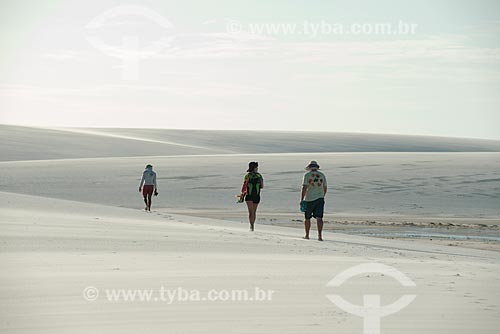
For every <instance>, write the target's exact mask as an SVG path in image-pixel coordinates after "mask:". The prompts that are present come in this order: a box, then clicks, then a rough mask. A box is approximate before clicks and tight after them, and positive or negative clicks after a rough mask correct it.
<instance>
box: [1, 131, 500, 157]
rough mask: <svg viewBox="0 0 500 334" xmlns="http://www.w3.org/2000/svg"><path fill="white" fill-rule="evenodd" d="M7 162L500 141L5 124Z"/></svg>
mask: <svg viewBox="0 0 500 334" xmlns="http://www.w3.org/2000/svg"><path fill="white" fill-rule="evenodd" d="M0 151H1V152H2V156H1V160H2V161H15V160H40V159H65V158H96V157H128V156H167V155H191V154H198V155H199V154H226V153H242V154H249V153H252V154H253V153H256V154H257V153H302V152H500V141H498V140H497V141H495V140H477V139H460V138H442V137H425V136H402V135H376V134H353V133H313V132H271V131H197V130H162V129H88V128H86V129H71V128H60V129H46V128H31V127H21V126H11V125H0Z"/></svg>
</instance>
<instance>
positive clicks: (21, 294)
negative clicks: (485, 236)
mask: <svg viewBox="0 0 500 334" xmlns="http://www.w3.org/2000/svg"><path fill="white" fill-rule="evenodd" d="M0 129H1V130H2V132H1V135H0V136H1V139H2V141H1V142H0V151H1V152H2V157H1V159H2V161H1V162H0V175H2V177H1V178H0V203H1V204H0V264H1V266H2V271H1V272H0V308H1V309H2V312H1V313H0V331H1V332H6V333H37V334H38V333H50V334H52V333H68V332H71V333H136V332H148V333H165V332H167V333H300V334H302V333H331V332H335V333H349V334H351V333H362V332H363V321H362V319H361V318H360V317H358V316H355V315H352V314H350V313H347V312H345V311H343V310H341V309H340V308H339V307H337V306H336V305H334V304H333V303H331V302H330V301H329V300H328V298H327V297H326V296H327V295H328V294H332V293H336V294H340V295H342V296H343V297H344V298H345V299H347V300H349V301H350V302H352V303H353V304H359V305H361V304H362V303H363V295H365V294H371V295H375V294H377V295H381V296H382V297H381V298H382V304H383V305H387V304H389V303H391V302H392V301H395V300H396V299H398V298H399V297H400V296H401V295H403V294H410V293H411V294H415V295H416V296H417V298H416V299H415V301H413V302H412V303H411V304H410V305H409V306H408V307H406V308H404V309H403V310H401V311H400V312H398V313H396V314H394V315H391V316H388V317H385V318H383V319H382V321H381V326H382V333H403V332H404V333H439V334H441V333H464V334H465V333H467V334H469V333H475V332H481V333H496V331H497V329H498V326H499V321H498V319H499V318H500V313H499V310H500V307H499V306H500V305H499V304H500V303H499V301H500V292H499V290H498V288H497V286H498V281H499V278H498V276H499V274H500V255H499V254H500V253H499V252H498V251H494V249H495V248H493V247H492V248H491V250H486V249H473V248H466V247H462V246H461V245H458V244H453V246H448V245H447V244H443V243H431V242H429V241H427V242H424V241H421V240H411V241H409V240H408V239H401V240H398V239H384V238H373V237H366V236H360V235H353V234H344V233H339V230H340V228H338V226H336V227H335V228H334V229H333V231H332V230H327V231H325V233H324V238H325V241H324V242H319V241H315V240H309V241H306V240H303V239H301V236H302V231H301V230H299V229H297V228H290V227H283V226H272V225H271V224H267V223H266V221H263V220H259V221H258V222H257V230H256V232H255V233H250V232H249V231H248V226H247V223H245V218H244V216H245V215H246V213H245V208H244V205H238V204H236V203H235V199H234V195H235V193H236V192H238V191H239V187H240V184H241V178H242V175H243V172H244V170H245V165H246V164H247V163H248V161H249V160H258V161H260V165H261V171H262V172H263V173H264V175H265V179H266V188H265V191H264V193H263V202H262V204H261V211H260V212H259V215H263V216H265V215H266V214H269V215H270V217H278V219H280V218H279V217H294V218H300V214H299V213H298V212H296V211H297V200H298V190H299V188H300V177H301V174H302V172H303V167H304V164H305V163H307V161H309V160H311V159H317V160H319V161H320V164H321V165H322V167H323V170H324V172H325V173H326V174H327V175H329V179H330V188H331V191H330V193H329V195H328V196H329V197H328V201H327V218H328V219H330V218H332V219H333V220H336V219H353V218H354V217H357V218H358V219H359V218H361V219H363V220H364V219H369V220H370V221H372V220H374V219H375V220H378V219H379V218H382V217H385V218H383V219H388V220H389V219H392V220H393V221H403V220H404V221H408V219H409V221H412V222H413V221H415V222H424V221H426V222H429V220H434V219H438V220H439V219H443V220H446V221H447V222H450V221H455V220H456V221H459V222H468V223H470V222H472V223H474V224H475V226H478V225H485V226H486V227H485V229H484V230H487V231H491V233H492V234H493V233H497V234H498V228H496V229H494V228H493V227H494V226H493V225H492V224H497V222H498V221H499V217H500V212H499V211H498V210H499V208H498V198H499V196H500V193H499V192H498V182H499V180H500V174H499V172H498V168H497V166H498V163H499V162H500V160H499V159H500V155H499V153H494V152H483V153H478V152H474V153H466V152H461V153H459V152H447V153H436V152H433V153H432V152H431V153H423V152H410V153H397V152H367V153H359V152H357V153H356V152H346V153H330V151H335V150H340V151H342V150H350V151H384V150H385V151H398V150H404V151H412V150H417V151H418V150H429V151H440V150H445V151H467V150H477V151H488V150H492V151H498V147H499V146H498V142H493V141H474V140H456V139H443V138H441V139H437V138H428V137H426V138H423V137H419V138H410V137H398V136H371V135H363V136H360V135H347V134H343V135H340V134H319V135H316V134H310V133H309V134H308V133H302V134H300V135H298V134H296V133H269V132H261V133H242V132H204V131H171V130H168V131H165V130H161V131H160V130H138V129H131V130H128V129H127V130H120V129H112V130H111V129H92V130H89V129H39V128H27V127H13V126H1V128H0ZM256 135H257V136H256ZM250 143H251V145H250ZM311 150H317V151H322V153H314V154H307V153H297V152H301V151H311ZM250 153H253V154H250ZM146 163H153V164H154V165H155V169H156V170H157V172H158V176H159V179H158V182H159V187H160V189H159V190H160V196H159V197H157V198H155V201H154V206H153V210H154V211H153V212H151V213H146V212H144V211H143V210H142V202H141V196H140V194H139V193H138V191H137V186H138V183H139V175H140V172H141V171H142V168H143V167H144V165H145V164H146ZM173 212H183V213H185V214H186V215H178V214H174V213H173ZM218 213H220V214H218ZM271 214H272V216H271ZM190 215H198V216H201V217H193V216H190ZM207 217H212V218H207ZM234 217H237V219H235V220H221V219H222V218H234ZM259 217H261V216H259ZM273 219H274V218H273ZM287 219H289V218H287ZM413 219H414V220H413ZM295 220H296V219H295ZM269 222H270V221H269ZM292 223H293V224H296V225H300V224H301V223H300V221H299V222H296V221H295V222H294V221H293V220H292ZM293 224H292V225H290V221H287V222H285V223H284V224H282V225H287V226H294V225H293ZM377 224H378V222H377ZM361 227H362V226H361ZM379 227H380V225H376V226H371V228H379ZM415 228H416V227H415ZM464 231H467V229H464ZM346 232H348V231H347V230H346ZM378 233H379V234H380V233H382V234H383V233H385V232H384V230H382V229H381V230H380V231H378ZM312 235H314V231H313V233H312ZM363 263H379V264H385V265H389V266H392V267H394V268H396V269H397V270H399V271H401V272H402V273H404V274H406V275H407V276H408V277H409V278H410V279H411V280H412V281H413V282H414V283H415V284H416V287H406V288H405V287H402V286H401V285H399V284H398V283H397V282H396V281H395V280H394V279H391V278H389V277H386V276H384V275H381V274H376V273H375V274H374V273H366V274H363V275H358V276H356V277H355V278H352V280H350V281H349V282H346V284H345V285H343V286H341V287H337V288H331V287H327V286H326V284H327V283H328V282H329V281H330V280H331V279H332V278H333V277H334V276H335V275H337V274H339V273H341V272H342V271H344V270H346V269H348V268H351V267H353V266H354V265H358V264H363ZM162 287H163V289H167V290H168V291H169V293H172V292H173V293H174V295H175V293H177V294H180V293H181V292H179V291H181V290H182V291H184V293H188V294H192V293H193V292H197V293H198V294H199V296H200V297H204V296H205V297H206V296H207V295H208V293H209V292H211V291H215V292H219V293H221V292H225V293H233V292H234V291H236V292H238V293H241V292H242V291H243V292H247V293H248V294H250V296H253V294H254V293H255V291H259V292H262V291H264V292H265V293H267V294H269V296H271V298H270V299H267V300H261V299H259V298H257V299H253V300H248V299H247V300H229V301H228V300H225V301H224V300H220V299H219V300H216V301H211V300H209V299H206V298H205V299H203V298H202V299H198V300H197V299H196V298H194V300H193V299H191V300H186V299H185V298H184V299H183V298H180V297H181V296H179V295H178V296H177V299H176V298H167V299H163V298H159V297H160V294H159V293H160V291H161V289H162ZM89 288H90V290H89ZM95 289H97V290H98V291H99V294H98V295H96V291H97V290H95ZM120 289H121V290H120ZM89 291H90V292H91V294H90V295H89ZM117 291H118V293H125V291H128V293H129V294H128V296H129V297H127V298H129V299H128V300H125V298H124V297H123V295H118V299H116V296H117V295H116V292H117ZM134 291H135V292H134ZM137 291H142V292H139V293H141V296H142V298H141V297H139V296H138V295H137V293H138V292H137ZM145 291H146V292H147V291H149V292H150V293H151V294H150V295H149V297H150V298H145V297H147V295H144V294H143V293H144V292H145ZM186 291H188V292H186ZM130 292H132V293H134V296H135V298H136V299H135V300H133V301H132V300H130ZM271 292H272V293H271ZM113 293H115V295H114V296H115V298H113ZM195 295H196V294H195ZM120 296H121V297H120ZM161 296H162V297H164V296H163V295H161ZM89 297H91V298H89ZM94 297H95V298H94ZM174 297H175V296H174ZM89 299H90V300H89Z"/></svg>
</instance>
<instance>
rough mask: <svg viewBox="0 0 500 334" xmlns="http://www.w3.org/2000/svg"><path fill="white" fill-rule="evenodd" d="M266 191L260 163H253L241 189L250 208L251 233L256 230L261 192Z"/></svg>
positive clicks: (249, 166) (250, 164) (249, 165)
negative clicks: (260, 171)
mask: <svg viewBox="0 0 500 334" xmlns="http://www.w3.org/2000/svg"><path fill="white" fill-rule="evenodd" d="M262 189H264V179H263V177H262V175H261V174H260V173H259V163H258V162H257V161H252V162H250V163H249V164H248V170H247V174H246V175H245V178H244V181H243V187H241V194H242V196H244V200H245V202H246V203H247V207H248V220H249V222H250V231H253V230H254V224H255V219H256V217H257V207H258V206H259V203H260V191H261V190H262Z"/></svg>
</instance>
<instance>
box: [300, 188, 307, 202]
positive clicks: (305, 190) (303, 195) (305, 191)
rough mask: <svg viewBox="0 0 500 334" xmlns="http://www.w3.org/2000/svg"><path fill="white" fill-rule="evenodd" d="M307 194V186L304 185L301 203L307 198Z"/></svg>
mask: <svg viewBox="0 0 500 334" xmlns="http://www.w3.org/2000/svg"><path fill="white" fill-rule="evenodd" d="M306 193H307V186H306V185H305V184H304V185H302V192H301V193H300V201H301V202H302V201H303V200H304V198H305V197H306Z"/></svg>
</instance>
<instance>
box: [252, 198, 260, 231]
mask: <svg viewBox="0 0 500 334" xmlns="http://www.w3.org/2000/svg"><path fill="white" fill-rule="evenodd" d="M258 206H259V203H253V222H251V224H252V231H253V226H254V224H255V220H256V219H257V207H258Z"/></svg>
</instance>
